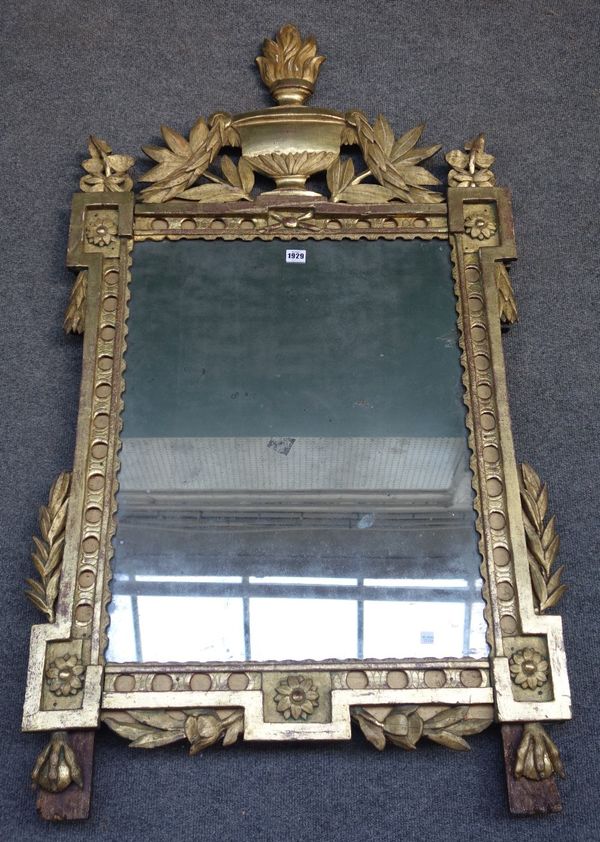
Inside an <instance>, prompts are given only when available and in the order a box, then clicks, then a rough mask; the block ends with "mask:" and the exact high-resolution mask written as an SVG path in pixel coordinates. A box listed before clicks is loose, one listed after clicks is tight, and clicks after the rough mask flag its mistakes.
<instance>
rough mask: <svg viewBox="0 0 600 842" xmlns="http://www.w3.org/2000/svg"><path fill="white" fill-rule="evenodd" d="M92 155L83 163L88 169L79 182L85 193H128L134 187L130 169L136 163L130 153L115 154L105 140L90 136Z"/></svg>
mask: <svg viewBox="0 0 600 842" xmlns="http://www.w3.org/2000/svg"><path fill="white" fill-rule="evenodd" d="M88 149H89V151H90V157H89V158H88V159H87V160H85V161H84V162H83V164H82V165H81V166H82V167H83V169H84V170H85V171H86V173H87V175H84V176H83V177H82V179H81V181H80V182H79V186H80V187H81V189H82V191H83V192H84V193H105V192H106V193H126V192H128V191H129V190H131V189H132V188H133V180H132V178H131V177H130V175H129V170H130V169H131V167H132V166H133V165H134V164H135V158H132V157H131V156H130V155H113V152H112V149H111V148H110V146H109V145H108V143H106V141H105V140H100V138H99V137H94V135H92V136H91V137H90V141H89V144H88Z"/></svg>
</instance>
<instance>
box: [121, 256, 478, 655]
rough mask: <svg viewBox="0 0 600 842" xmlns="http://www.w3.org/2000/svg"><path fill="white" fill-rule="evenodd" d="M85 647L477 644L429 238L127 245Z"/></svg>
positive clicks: (454, 347) (472, 561) (440, 262)
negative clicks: (105, 575)
mask: <svg viewBox="0 0 600 842" xmlns="http://www.w3.org/2000/svg"><path fill="white" fill-rule="evenodd" d="M125 359H126V371H125V383H126V390H125V396H124V397H125V410H124V414H123V430H122V449H121V452H120V459H121V469H120V474H119V482H120V486H119V493H118V527H117V533H116V537H115V541H114V551H115V554H114V558H113V561H112V569H113V579H112V594H113V597H112V603H111V606H110V614H111V623H110V628H109V648H108V653H107V659H108V660H109V661H117V662H136V661H159V662H160V661H173V662H177V661H179V662H182V661H195V662H223V661H251V660H252V661H269V660H308V659H315V660H329V659H369V660H371V659H386V658H387V659H397V658H414V657H418V658H425V657H435V658H440V657H462V656H469V657H484V656H486V655H487V651H488V650H487V645H486V642H485V622H484V619H483V601H482V597H481V581H480V572H479V566H480V555H479V552H478V545H477V543H478V542H477V533H476V530H475V515H474V511H473V494H472V489H471V473H470V469H469V457H470V451H469V449H468V445H467V431H466V427H465V407H464V401H463V386H462V380H461V375H462V369H461V366H460V352H459V347H458V337H457V327H456V299H455V296H454V291H453V282H452V277H451V265H450V253H449V245H448V243H447V242H445V241H443V240H432V241H420V240H412V241H406V240H374V241H366V240H359V241H351V240H339V241H333V240H323V241H313V240H308V241H294V240H292V241H287V242H286V241H281V240H273V241H270V242H263V241H259V240H252V241H249V242H242V241H235V242H225V241H222V240H215V241H201V240H189V241H181V240H180V241H177V242H167V241H162V242H144V243H141V244H137V245H136V247H135V250H134V261H133V271H132V283H131V300H130V315H129V321H128V335H127V351H126V358H125Z"/></svg>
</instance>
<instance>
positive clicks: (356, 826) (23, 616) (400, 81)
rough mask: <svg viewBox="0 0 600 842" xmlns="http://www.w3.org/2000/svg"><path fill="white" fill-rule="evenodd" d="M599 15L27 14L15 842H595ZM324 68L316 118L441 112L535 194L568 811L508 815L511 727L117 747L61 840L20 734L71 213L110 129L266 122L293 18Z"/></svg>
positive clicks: (342, 9) (526, 390) (331, 6)
mask: <svg viewBox="0 0 600 842" xmlns="http://www.w3.org/2000/svg"><path fill="white" fill-rule="evenodd" d="M599 17H600V16H599V6H598V4H597V3H595V2H591V0H579V2H573V0H567V2H562V3H561V2H560V0H532V2H527V3H525V2H514V1H513V0H508V1H507V2H500V0H469V2H457V0H451V2H446V3H444V2H442V0H432V2H428V3H422V4H418V3H414V2H410V3H408V2H396V3H385V2H381V0H371V2H355V0H347V2H344V3H326V2H312V0H305V2H303V3H298V2H296V3H291V2H284V1H283V0H281V2H279V1H278V2H272V3H265V2H263V3H260V2H254V3H241V2H229V3H228V2H224V0H213V2H211V3H202V2H199V0H196V2H193V0H180V2H171V0H162V2H157V0H147V2H145V3H134V2H130V3H124V2H123V3H119V2H117V0H105V2H102V3H100V2H97V0H90V2H79V3H76V2H67V0H47V1H46V2H41V0H38V1H37V2H35V0H23V2H21V3H20V4H17V3H10V4H9V3H4V4H3V8H2V15H1V18H2V52H1V54H0V67H1V72H2V85H1V90H0V96H1V98H2V114H3V120H2V140H1V144H2V148H1V157H0V160H1V161H2V180H3V189H2V200H1V202H0V207H1V209H2V215H3V223H2V226H1V228H0V236H1V238H2V243H1V252H0V254H1V264H0V265H1V272H2V287H1V306H0V336H1V342H2V355H1V360H2V392H1V396H2V415H1V427H2V432H1V436H0V442H1V448H2V455H1V462H0V464H1V466H2V471H1V478H0V497H1V500H2V509H3V512H2V523H1V539H2V551H1V563H2V588H1V593H2V612H1V617H2V629H1V634H0V646H1V678H2V685H1V686H2V691H1V694H0V699H1V704H2V713H1V715H0V728H1V730H2V755H1V760H0V774H1V778H2V779H1V783H0V799H1V801H2V813H3V819H2V826H3V837H4V838H5V839H17V840H21V839H22V840H33V839H36V840H37V839H58V838H64V839H73V840H75V839H77V840H79V839H86V840H97V839H102V840H104V839H107V840H108V839H114V838H119V839H121V840H123V841H124V842H128V840H137V839H148V840H163V839H164V840H166V839H172V838H175V839H180V840H188V839H189V840H191V839H194V840H196V839H201V840H216V839H219V840H224V842H229V840H237V839H249V840H255V839H256V840H258V839H261V840H268V841H269V842H270V840H290V842H302V841H303V840H306V839H313V840H327V842H338V840H377V841H378V842H383V840H392V839H396V838H404V839H408V840H430V839H438V838H444V837H447V838H452V839H457V840H475V839H480V838H482V836H483V835H485V837H486V839H488V840H490V842H491V840H505V839H506V840H508V839H514V838H520V839H523V840H538V839H539V840H541V839H545V840H557V839H567V838H568V839H575V840H597V839H600V824H599V821H600V820H599V818H598V810H599V807H600V804H599V796H598V785H599V774H598V773H599V760H598V725H597V721H598V720H597V715H596V710H597V693H598V691H599V686H598V657H599V655H600V645H599V637H598V620H597V615H598V605H599V595H600V594H599V587H598V558H599V553H598V550H599V543H600V542H599V538H600V525H599V522H598V493H597V486H598V468H599V459H598V444H597V439H598V417H599V414H598V409H599V406H598V403H599V390H598V370H599V367H600V364H599V351H600V348H599V343H598V335H599V331H598V315H599V308H598V303H599V292H598V290H599V285H598V265H599V254H598V251H599V248H598V246H599V243H600V236H599V231H598V226H597V221H598V219H597V200H598V188H599V186H600V185H599V184H598V166H597V157H598V106H599V103H600V81H599V79H598V55H599V52H598V48H599V46H600V44H599V43H598V42H599V31H600V19H599ZM287 20H292V21H294V22H296V23H297V24H298V25H299V26H300V27H301V29H302V31H303V32H308V31H312V32H314V33H315V34H316V35H317V37H318V40H319V45H320V47H321V49H322V51H323V52H324V54H325V55H326V56H327V57H328V61H327V62H326V64H325V65H324V67H323V69H322V72H321V78H320V81H319V84H318V89H317V90H318V93H317V96H316V97H315V99H314V102H315V104H322V105H331V106H334V107H340V108H346V107H347V108H350V107H358V108H361V109H363V110H365V111H366V112H367V114H368V115H369V116H370V117H371V118H373V117H374V116H375V115H376V114H377V113H378V112H379V111H383V112H384V113H385V114H386V115H387V116H388V118H389V119H390V121H391V123H392V125H393V126H394V128H395V129H396V131H398V132H400V131H404V130H406V129H407V128H409V127H411V126H413V125H415V124H416V123H417V122H419V121H420V120H422V119H425V120H427V122H428V129H427V133H426V139H427V141H428V142H438V141H439V142H441V143H443V145H444V148H445V149H446V150H448V149H451V148H455V147H457V146H459V145H461V144H462V142H463V141H464V140H465V139H466V138H470V137H472V136H473V135H474V134H475V133H476V132H478V131H480V130H485V132H486V134H487V136H488V139H489V149H490V151H492V152H493V153H494V154H495V155H496V156H497V161H496V165H495V171H496V173H497V177H498V181H499V183H500V184H503V185H509V186H510V187H511V188H512V190H513V194H514V212H515V219H516V230H517V238H518V246H519V258H520V259H519V261H518V263H517V265H516V266H515V268H514V270H513V273H512V277H513V282H514V286H515V290H516V295H517V299H518V304H519V310H520V317H521V322H520V324H519V325H517V326H516V327H515V328H513V329H512V331H511V332H510V334H509V335H508V336H507V337H506V338H505V352H506V358H507V366H508V375H509V386H510V396H511V405H512V416H513V421H514V432H515V439H516V447H517V455H518V457H519V458H520V459H527V460H528V461H530V462H531V463H532V464H533V465H534V466H535V467H536V468H537V470H538V471H539V473H540V474H541V476H542V477H543V478H544V479H545V480H546V481H547V482H548V484H549V487H550V502H551V508H552V510H553V511H556V512H557V513H558V515H559V526H560V533H561V537H562V552H561V556H562V561H564V562H565V563H566V564H567V575H566V579H567V580H568V582H569V584H570V586H571V589H570V591H569V593H568V594H567V596H566V597H565V598H564V600H563V603H562V613H563V616H564V617H565V639H566V645H567V649H568V653H569V659H570V673H571V680H572V689H573V694H574V714H575V718H574V720H573V722H572V723H569V724H565V725H561V726H556V727H554V728H553V729H552V733H553V735H554V736H555V738H556V740H557V742H558V743H559V745H560V748H561V751H562V755H563V758H564V762H565V765H566V767H567V770H568V778H567V780H566V781H565V782H564V783H562V784H561V790H562V795H563V799H564V813H563V815H562V816H559V817H551V818H548V819H545V820H539V819H526V820H514V819H510V818H508V816H507V806H506V800H505V791H504V780H503V776H504V773H503V768H502V759H501V747H500V739H499V733H498V732H496V731H495V730H489V731H487V732H486V733H484V734H482V735H481V736H479V737H476V738H473V739H472V751H471V753H470V754H469V755H467V754H455V753H452V752H448V751H446V750H444V749H442V748H440V747H437V746H434V745H432V744H431V745H429V744H428V745H426V744H423V745H422V746H420V747H419V749H418V751H417V752H415V753H414V754H408V753H404V752H402V751H400V750H394V749H393V748H390V749H388V750H387V751H386V752H384V753H383V754H382V755H379V754H377V753H376V752H375V751H374V750H371V749H370V747H369V746H368V745H366V744H365V742H364V741H363V740H362V739H361V738H360V737H357V738H356V739H355V740H354V741H353V743H352V744H339V745H331V744H329V745H327V744H323V745H297V746H287V747H286V746H267V745H242V746H240V747H235V748H230V749H227V750H220V749H217V750H214V751H207V752H206V753H205V754H203V755H201V756H199V757H196V758H194V759H189V758H187V757H186V753H185V749H184V748H183V747H182V746H181V745H179V746H178V745H176V746H173V747H171V748H166V749H161V750H160V751H157V752H143V751H140V752H135V751H129V750H127V748H126V747H125V744H124V743H123V742H122V741H121V740H120V739H119V738H117V737H116V736H114V735H113V734H111V733H108V732H102V733H101V735H100V737H99V739H98V742H97V753H96V773H95V792H94V802H93V817H92V818H91V820H90V821H89V822H88V823H87V824H86V825H68V826H65V825H63V826H59V827H55V826H48V825H45V824H42V823H41V822H39V820H38V819H37V818H36V816H35V814H34V809H33V797H32V794H31V792H30V790H29V784H28V775H29V771H30V768H31V765H32V763H33V760H34V757H35V755H36V753H37V752H38V751H39V750H40V748H41V747H42V744H43V742H44V740H43V738H42V736H40V735H21V734H20V733H19V721H20V713H21V705H22V699H23V690H24V683H25V670H26V659H27V650H28V635H29V626H30V624H32V623H34V622H38V621H39V615H38V614H37V613H36V612H35V610H34V609H33V607H32V606H30V605H29V603H26V602H25V600H24V599H23V598H22V583H23V579H24V577H25V576H26V575H28V574H29V572H30V562H29V559H28V556H29V550H30V536H31V534H32V533H33V532H34V530H35V529H36V512H37V507H38V506H39V505H40V503H42V502H44V501H45V500H46V497H47V493H48V489H49V486H50V484H51V482H52V481H53V479H54V478H55V476H56V475H57V473H58V472H59V471H60V470H62V469H65V468H69V467H70V465H71V459H72V452H73V447H74V428H75V418H76V410H77V399H78V383H79V376H80V340H79V339H78V338H74V337H65V336H64V334H63V333H62V329H61V323H62V317H63V312H64V309H65V305H66V302H67V299H68V294H69V290H70V286H71V282H72V276H71V274H70V273H69V272H68V271H67V270H66V269H65V268H64V255H65V247H66V237H67V226H68V208H69V203H70V197H71V193H72V192H73V191H75V190H77V189H78V179H79V177H80V170H79V163H80V161H81V160H82V159H83V157H84V153H85V140H86V137H87V135H88V134H89V133H90V132H92V131H93V132H95V133H97V134H98V135H100V136H101V137H104V138H106V139H108V140H109V141H110V142H111V143H112V144H113V146H114V147H115V149H117V150H118V151H123V152H130V153H133V154H136V151H137V150H138V149H139V147H140V146H141V145H142V144H147V143H152V142H156V141H157V140H158V128H159V125H160V123H161V122H164V123H167V124H168V125H170V126H173V127H174V128H176V129H178V130H180V131H186V132H187V130H188V129H189V127H190V125H191V124H192V122H193V121H194V119H195V118H196V117H197V116H198V115H199V114H204V115H208V114H210V113H211V112H212V111H214V110H217V109H222V108H224V109H226V110H228V111H232V112H236V111H244V110H250V109H252V108H257V107H261V106H264V105H266V104H267V103H268V95H267V94H266V92H265V91H263V89H262V87H261V85H260V82H259V79H258V74H257V72H256V71H255V69H254V68H253V59H254V56H255V55H256V50H257V48H258V47H259V45H260V43H261V41H262V39H263V38H264V37H265V36H266V35H273V34H274V32H275V30H276V29H277V28H278V27H279V26H280V25H281V24H282V23H284V22H285V21H287Z"/></svg>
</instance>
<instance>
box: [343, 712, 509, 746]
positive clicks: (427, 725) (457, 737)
mask: <svg viewBox="0 0 600 842" xmlns="http://www.w3.org/2000/svg"><path fill="white" fill-rule="evenodd" d="M430 709H431V708H428V707H427V706H420V707H419V706H417V705H399V706H398V707H394V708H393V709H392V710H391V711H390V712H389V713H388V714H387V716H385V718H384V719H379V718H378V717H377V713H376V712H377V708H364V707H361V708H353V709H352V718H353V719H354V720H355V721H356V722H357V723H358V725H359V726H360V729H361V731H362V732H363V734H364V735H365V737H366V738H367V740H369V742H370V743H372V744H373V745H374V746H375V748H377V749H379V751H383V749H384V748H385V746H386V742H387V741H389V742H390V743H393V744H394V745H397V746H399V747H400V748H404V749H407V750H413V749H414V748H416V745H417V743H418V742H419V740H420V739H421V737H427V739H429V740H432V742H434V743H439V744H440V745H443V746H446V748H451V749H454V750H455V751H468V750H469V744H468V743H467V741H466V740H465V739H464V737H465V736H467V735H469V734H479V733H480V732H481V731H483V730H485V728H487V727H488V726H489V725H491V723H492V721H493V709H492V708H491V707H490V708H489V713H488V714H487V715H486V716H484V717H480V716H478V717H469V711H470V708H469V706H468V705H460V706H458V707H446V708H444V709H443V710H441V711H438V712H437V713H435V714H434V715H433V716H430V717H428V716H427V713H428V710H430ZM486 710H487V708H486Z"/></svg>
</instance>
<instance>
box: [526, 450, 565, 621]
mask: <svg viewBox="0 0 600 842" xmlns="http://www.w3.org/2000/svg"><path fill="white" fill-rule="evenodd" d="M519 474H520V476H519V481H520V488H521V504H522V515H523V526H524V528H525V538H526V541H527V551H528V556H529V570H530V574H531V584H532V587H533V594H534V598H535V603H536V610H537V611H538V613H540V614H542V613H543V612H544V611H547V610H548V609H550V608H553V607H554V606H555V605H556V604H557V603H558V601H559V600H560V598H561V597H562V596H563V594H564V593H565V591H566V590H567V586H566V585H562V584H560V578H561V576H562V572H563V569H564V567H559V568H558V570H556V571H555V572H554V573H553V572H552V567H553V565H554V562H555V560H556V556H557V554H558V549H559V546H560V539H559V536H558V534H557V532H556V517H555V516H553V517H551V518H550V519H549V520H548V521H547V522H545V518H546V515H547V510H548V489H547V487H546V486H545V485H544V484H543V483H542V481H541V480H540V478H539V476H538V475H537V474H536V472H535V471H534V470H533V468H532V467H531V465H528V464H527V463H526V462H524V463H523V464H522V465H521V470H520V472H519Z"/></svg>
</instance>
